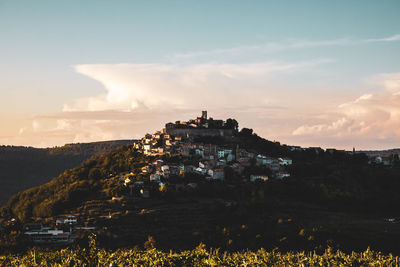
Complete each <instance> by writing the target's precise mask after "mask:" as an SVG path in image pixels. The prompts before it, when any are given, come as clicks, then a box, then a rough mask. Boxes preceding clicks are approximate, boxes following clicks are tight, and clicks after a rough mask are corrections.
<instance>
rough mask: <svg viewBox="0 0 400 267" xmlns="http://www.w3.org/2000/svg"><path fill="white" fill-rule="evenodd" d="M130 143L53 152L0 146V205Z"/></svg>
mask: <svg viewBox="0 0 400 267" xmlns="http://www.w3.org/2000/svg"><path fill="white" fill-rule="evenodd" d="M132 142H133V140H117V141H105V142H94V143H84V144H67V145H64V146H61V147H53V148H33V147H19V146H0V170H1V172H0V205H4V204H6V202H7V200H8V199H9V198H10V197H11V196H12V195H13V194H15V193H18V192H19V191H22V190H25V189H28V188H31V187H34V186H38V185H41V184H44V183H46V182H48V181H50V180H51V179H52V178H54V177H56V176H57V175H59V174H60V173H62V172H63V171H64V170H67V169H70V168H73V167H76V166H78V165H80V164H81V163H82V162H83V161H85V160H87V159H89V158H90V157H91V156H93V155H97V154H101V153H104V152H107V151H110V150H112V149H115V148H117V147H118V146H121V145H125V144H129V143H132Z"/></svg>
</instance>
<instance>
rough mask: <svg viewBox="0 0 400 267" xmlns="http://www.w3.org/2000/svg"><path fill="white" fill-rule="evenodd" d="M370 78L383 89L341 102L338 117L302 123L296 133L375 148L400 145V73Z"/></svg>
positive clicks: (326, 140)
mask: <svg viewBox="0 0 400 267" xmlns="http://www.w3.org/2000/svg"><path fill="white" fill-rule="evenodd" d="M369 81H370V82H371V81H374V84H375V85H379V86H381V90H380V91H378V92H377V93H374V94H364V95H362V96H360V97H359V98H357V99H355V100H353V101H349V102H346V103H343V104H341V105H339V106H338V108H337V110H336V112H337V117H338V118H336V119H332V120H331V121H327V122H324V123H320V124H313V125H309V124H305V125H301V126H299V127H297V128H296V129H295V130H294V131H293V132H292V134H293V135H294V136H302V137H303V138H310V139H311V138H321V137H323V138H325V142H329V140H330V142H332V143H333V142H335V141H337V140H338V139H342V140H347V142H348V144H351V143H353V144H362V145H366V144H368V146H369V147H371V148H379V147H382V145H384V146H385V147H388V148H389V147H396V146H399V145H398V144H399V142H400V128H399V127H398V126H399V125H400V94H399V93H400V73H390V74H381V75H377V76H375V77H373V78H372V79H369Z"/></svg>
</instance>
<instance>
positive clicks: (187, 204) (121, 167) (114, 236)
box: [2, 129, 400, 253]
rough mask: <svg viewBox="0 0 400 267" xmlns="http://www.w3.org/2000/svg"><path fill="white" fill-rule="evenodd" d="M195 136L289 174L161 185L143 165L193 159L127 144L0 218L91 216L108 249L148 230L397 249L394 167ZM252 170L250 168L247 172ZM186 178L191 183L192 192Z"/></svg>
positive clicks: (167, 235) (222, 241)
mask: <svg viewBox="0 0 400 267" xmlns="http://www.w3.org/2000/svg"><path fill="white" fill-rule="evenodd" d="M197 141H202V142H206V143H219V144H221V143H234V144H235V145H238V146H239V147H242V148H246V149H247V150H249V151H253V152H255V153H263V154H267V155H274V156H286V157H290V158H292V159H293V160H294V164H293V165H292V166H290V167H289V171H290V172H291V174H292V175H291V177H290V178H287V179H284V180H270V181H267V182H256V183H252V182H249V181H248V180H247V181H246V180H243V177H239V176H237V175H235V173H234V172H231V171H229V169H227V170H226V176H225V180H224V181H209V180H206V179H204V177H201V176H196V175H194V174H193V175H192V174H184V175H182V176H176V177H172V176H171V177H170V178H169V183H170V185H168V184H167V186H165V185H161V186H160V185H158V184H157V183H152V182H150V181H148V180H146V179H145V177H143V176H142V174H143V167H145V166H146V165H148V164H149V163H150V162H154V161H155V160H157V159H162V160H164V162H165V163H166V164H171V163H173V162H175V163H176V162H182V161H189V162H186V163H187V164H190V159H184V158H179V157H168V156H157V157H148V156H145V155H143V154H142V153H140V152H138V151H137V150H136V149H135V148H134V146H133V145H125V146H121V147H119V148H118V149H115V150H113V151H110V152H108V153H105V154H101V155H97V156H94V157H92V158H91V159H89V160H87V161H85V162H84V163H83V164H81V165H80V166H78V167H76V168H73V169H70V170H66V171H65V172H64V173H62V174H61V175H59V176H58V177H56V178H55V179H53V180H52V181H50V182H49V183H46V184H44V185H41V186H38V187H35V188H31V189H29V190H26V191H24V192H20V193H18V194H16V195H14V196H13V197H12V198H10V200H9V202H8V204H7V206H6V207H5V209H3V210H2V212H3V215H4V216H5V217H7V218H11V216H15V217H16V218H17V219H18V220H19V221H21V222H29V221H32V220H36V221H50V222H51V221H54V220H55V218H56V217H55V216H59V215H60V214H76V216H78V217H79V218H80V219H81V221H82V222H85V221H91V222H95V223H96V227H98V231H97V232H98V234H99V241H100V244H101V245H102V246H105V247H110V248H118V247H125V246H129V245H140V244H143V242H144V241H145V240H146V238H147V237H148V236H153V237H154V238H155V240H156V241H157V243H158V245H159V247H160V249H163V250H168V249H177V250H180V249H191V248H193V247H194V246H196V245H197V244H198V243H200V242H203V243H205V244H206V245H209V246H213V247H221V248H223V249H227V250H233V251H234V250H242V249H247V248H248V249H258V248H260V247H263V248H266V249H273V248H279V249H280V250H282V251H288V250H304V249H306V250H313V249H317V250H319V251H321V249H323V248H326V246H327V245H329V246H335V247H338V248H342V249H344V250H345V251H351V250H363V249H366V248H367V247H368V246H370V247H371V248H373V249H375V250H380V251H383V252H393V253H400V247H399V246H398V244H397V243H396V240H398V238H400V225H399V224H397V223H393V222H392V221H387V220H385V218H397V217H398V216H399V215H400V209H399V206H398V205H397V203H398V201H399V200H400V197H399V194H398V192H399V190H400V179H399V175H398V173H399V165H398V164H396V165H393V166H390V167H383V166H373V165H369V164H368V158H367V157H366V155H365V154H352V153H347V152H344V151H336V152H326V151H325V152H324V151H318V150H315V149H306V150H301V151H291V150H290V148H289V147H287V146H282V145H280V144H279V143H277V142H270V141H268V140H265V139H262V138H260V137H259V136H257V135H256V134H253V133H252V131H251V130H249V129H243V130H242V131H241V132H240V133H238V135H237V136H235V137H234V138H229V139H219V138H202V140H197ZM257 168H258V167H257V166H254V165H252V166H250V167H248V169H246V170H245V172H244V173H252V172H254V171H257ZM120 175H122V176H123V179H121V177H120ZM126 177H129V178H130V179H132V180H133V181H134V182H135V183H136V182H141V183H143V182H144V186H145V188H147V189H146V190H149V194H150V197H149V198H143V197H141V196H140V194H139V193H138V192H134V191H132V189H131V190H130V189H129V187H127V186H125V185H124V179H126ZM147 179H148V178H147ZM192 183H196V184H197V186H196V188H192V189H190V190H189V189H188V188H189V185H190V184H192ZM178 186H180V187H184V188H186V189H184V190H178V189H177V188H178ZM113 197H116V199H115V200H112V198H113ZM393 220H394V221H396V220H397V219H393ZM396 222H397V221H396Z"/></svg>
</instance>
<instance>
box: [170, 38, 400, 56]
mask: <svg viewBox="0 0 400 267" xmlns="http://www.w3.org/2000/svg"><path fill="white" fill-rule="evenodd" d="M396 41H400V34H395V35H392V36H388V37H384V38H371V39H353V38H339V39H331V40H301V39H292V40H286V41H281V42H268V43H264V44H261V45H243V46H237V47H232V48H221V49H212V50H204V51H194V52H188V53H177V54H173V55H170V56H169V58H170V59H172V60H179V59H191V58H201V57H212V56H234V55H240V54H249V53H257V54H268V53H274V52H279V51H285V50H291V49H305V48H314V47H326V46H355V45H362V44H368V43H384V42H396Z"/></svg>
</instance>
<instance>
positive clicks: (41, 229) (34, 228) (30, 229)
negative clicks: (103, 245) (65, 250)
mask: <svg viewBox="0 0 400 267" xmlns="http://www.w3.org/2000/svg"><path fill="white" fill-rule="evenodd" d="M95 229H96V228H95V227H93V226H88V225H87V223H85V225H83V226H80V225H78V218H77V217H76V216H73V215H69V216H66V217H62V218H57V219H56V227H55V228H51V227H48V226H43V225H42V224H41V223H28V224H25V225H24V231H25V232H24V234H25V235H26V236H28V237H29V238H30V239H31V240H32V241H33V242H34V243H38V244H69V243H73V242H74V241H75V237H74V232H75V231H78V230H84V231H94V230H95Z"/></svg>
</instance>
